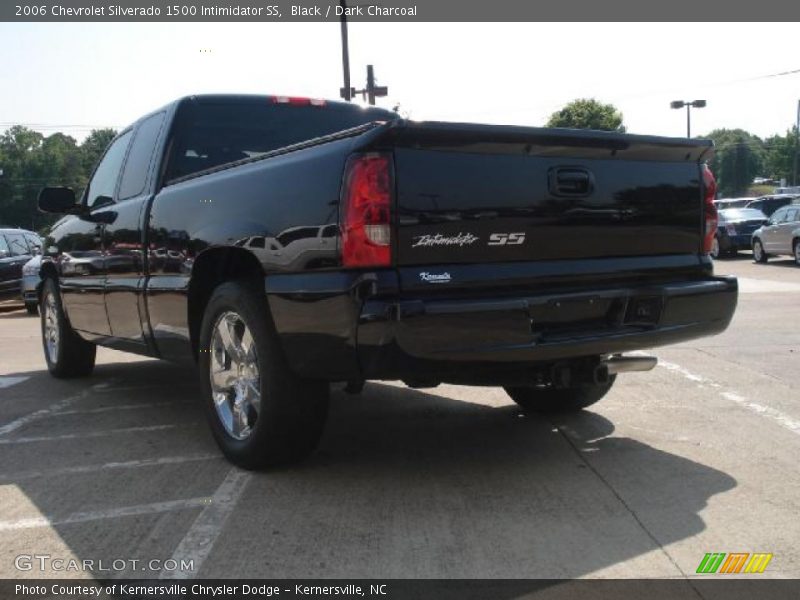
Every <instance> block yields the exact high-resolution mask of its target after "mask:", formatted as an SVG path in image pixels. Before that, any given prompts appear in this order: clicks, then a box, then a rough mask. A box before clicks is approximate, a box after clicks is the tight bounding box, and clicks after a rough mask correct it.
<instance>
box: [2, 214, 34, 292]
mask: <svg viewBox="0 0 800 600" xmlns="http://www.w3.org/2000/svg"><path fill="white" fill-rule="evenodd" d="M41 248H42V240H41V239H40V238H39V236H38V235H36V234H35V233H33V232H32V231H26V230H25V229H0V300H8V299H11V298H19V291H20V285H21V282H22V267H23V265H24V264H25V263H27V262H28V261H29V260H30V259H31V258H33V256H34V254H36V253H38V252H40V251H41Z"/></svg>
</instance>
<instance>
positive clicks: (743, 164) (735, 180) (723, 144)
mask: <svg viewBox="0 0 800 600" xmlns="http://www.w3.org/2000/svg"><path fill="white" fill-rule="evenodd" d="M701 137H703V138H706V139H711V140H713V141H714V146H715V154H714V158H713V159H712V160H711V162H710V163H709V166H710V167H711V171H712V172H713V173H714V176H715V177H716V179H717V189H718V190H719V191H718V195H719V197H721V198H724V197H736V196H743V195H744V194H745V193H747V188H749V187H750V185H751V184H752V183H753V178H754V177H757V176H758V175H761V174H762V171H763V169H764V154H765V152H764V142H763V141H762V140H761V138H759V137H758V136H755V135H753V134H752V133H749V132H747V131H745V130H743V129H715V130H714V131H712V132H710V133H708V134H706V135H704V136H701Z"/></svg>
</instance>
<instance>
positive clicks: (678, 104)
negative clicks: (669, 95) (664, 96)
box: [669, 100, 706, 138]
mask: <svg viewBox="0 0 800 600" xmlns="http://www.w3.org/2000/svg"><path fill="white" fill-rule="evenodd" d="M705 105H706V101H705V100H691V101H689V100H673V101H672V102H670V103H669V106H670V108H683V107H684V106H685V107H686V137H687V138H690V137H692V107H694V108H704V107H705Z"/></svg>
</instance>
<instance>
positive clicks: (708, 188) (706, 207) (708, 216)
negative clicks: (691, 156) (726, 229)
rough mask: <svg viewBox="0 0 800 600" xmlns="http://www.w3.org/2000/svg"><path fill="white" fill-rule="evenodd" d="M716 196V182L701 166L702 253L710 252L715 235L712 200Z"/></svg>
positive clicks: (706, 166) (715, 209) (715, 211)
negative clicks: (703, 223)
mask: <svg viewBox="0 0 800 600" xmlns="http://www.w3.org/2000/svg"><path fill="white" fill-rule="evenodd" d="M716 195H717V180H716V179H714V174H713V173H712V172H711V169H709V168H708V165H706V164H704V165H703V199H704V202H703V220H704V222H705V231H704V233H703V252H705V253H706V254H708V253H709V252H711V246H712V245H713V243H714V236H715V235H716V234H717V223H718V217H717V207H716V206H714V198H715V197H716Z"/></svg>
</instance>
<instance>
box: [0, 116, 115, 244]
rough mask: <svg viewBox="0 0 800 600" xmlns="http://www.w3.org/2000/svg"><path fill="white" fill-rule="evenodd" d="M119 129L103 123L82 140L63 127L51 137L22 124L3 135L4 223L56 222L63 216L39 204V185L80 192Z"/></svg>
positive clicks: (0, 190) (0, 207)
mask: <svg viewBox="0 0 800 600" xmlns="http://www.w3.org/2000/svg"><path fill="white" fill-rule="evenodd" d="M115 135H116V132H115V131H114V130H113V129H98V130H95V131H92V132H91V134H90V135H89V136H88V137H87V138H86V140H85V141H84V143H83V144H81V145H78V143H77V141H76V140H75V138H73V137H71V136H68V135H65V134H63V133H54V134H52V135H50V136H47V137H45V136H43V135H42V134H41V133H39V132H37V131H33V130H32V129H28V128H26V127H22V126H15V127H12V128H10V129H8V130H7V131H6V132H5V133H4V134H2V135H0V169H2V175H0V225H7V226H18V227H25V228H30V229H40V228H42V227H44V226H46V225H48V224H49V223H51V222H53V220H55V218H57V217H54V216H52V215H43V214H41V213H40V212H39V211H38V209H37V207H36V199H37V197H38V195H39V191H40V190H41V189H42V188H43V187H44V186H46V185H62V186H66V187H71V188H72V189H74V190H75V191H76V192H79V191H80V190H81V189H82V188H83V187H85V185H86V182H87V181H88V179H89V175H90V174H91V172H92V169H93V168H94V165H95V163H96V162H97V161H98V160H99V159H100V156H101V155H102V154H103V152H105V149H106V146H107V145H108V143H109V142H110V141H111V140H112V139H113V138H114V136H115Z"/></svg>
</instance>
